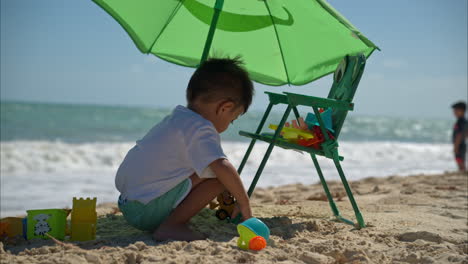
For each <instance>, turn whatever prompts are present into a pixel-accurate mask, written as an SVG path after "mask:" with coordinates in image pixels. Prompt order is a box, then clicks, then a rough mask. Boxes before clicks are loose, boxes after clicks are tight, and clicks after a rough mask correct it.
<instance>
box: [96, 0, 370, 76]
mask: <svg viewBox="0 0 468 264" xmlns="http://www.w3.org/2000/svg"><path fill="white" fill-rule="evenodd" d="M93 1H94V2H95V3H97V4H98V5H99V6H101V7H102V8H103V9H104V10H105V11H106V12H108V13H109V14H110V15H111V16H112V17H113V18H114V19H116V20H117V21H118V22H119V23H120V25H122V27H123V28H124V29H125V30H126V32H127V33H128V34H129V35H130V37H131V38H132V40H133V41H134V42H135V44H136V46H137V47H138V49H139V50H140V51H141V52H143V53H146V54H149V53H151V54H154V55H156V56H158V57H159V58H161V59H163V60H166V61H169V62H172V63H176V64H179V65H183V66H188V67H197V66H198V65H199V64H200V61H203V60H205V59H206V58H207V57H211V56H213V57H224V56H232V57H233V56H237V55H240V56H242V59H243V61H244V62H245V66H246V68H247V70H248V71H249V74H250V76H251V78H252V79H253V80H255V81H256V82H259V83H263V84H267V85H284V84H293V85H303V84H306V83H309V82H311V81H313V80H315V79H318V78H320V77H322V76H324V75H327V74H329V73H331V72H333V71H334V70H335V69H336V67H337V65H338V64H339V62H340V61H341V59H342V58H343V57H344V56H345V55H346V54H355V53H358V52H362V53H363V54H364V55H366V57H369V56H370V54H371V53H372V52H373V51H374V50H375V49H378V48H377V46H376V45H374V44H373V43H372V42H371V41H370V40H368V39H367V38H366V37H365V36H364V35H363V34H361V33H360V32H359V31H358V30H357V29H356V28H355V27H354V26H353V25H352V24H351V23H350V22H349V21H348V20H346V18H344V17H343V16H342V15H341V14H339V13H338V12H337V11H336V10H335V9H334V8H333V7H331V6H330V5H329V4H328V3H327V2H326V1H325V0H93Z"/></svg>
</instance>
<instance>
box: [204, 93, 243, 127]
mask: <svg viewBox="0 0 468 264" xmlns="http://www.w3.org/2000/svg"><path fill="white" fill-rule="evenodd" d="M243 113H244V107H243V106H238V105H236V104H234V103H233V102H230V101H227V102H224V103H221V104H220V105H219V107H218V109H217V112H216V119H215V120H211V121H212V122H213V125H214V126H215V127H216V130H217V131H218V133H222V132H224V131H226V129H227V128H228V127H229V124H231V123H232V122H233V121H234V120H236V119H237V118H238V117H239V116H240V115H241V114H243Z"/></svg>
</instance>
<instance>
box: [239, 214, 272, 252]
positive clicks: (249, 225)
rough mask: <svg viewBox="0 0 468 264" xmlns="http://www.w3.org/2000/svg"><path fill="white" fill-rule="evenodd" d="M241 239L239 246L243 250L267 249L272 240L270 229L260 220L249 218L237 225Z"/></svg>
mask: <svg viewBox="0 0 468 264" xmlns="http://www.w3.org/2000/svg"><path fill="white" fill-rule="evenodd" d="M237 232H238V233H239V239H238V240H237V246H238V247H239V248H241V249H252V250H261V249H263V248H265V247H266V243H267V242H268V239H269V238H270V229H269V228H268V227H267V226H266V225H265V223H263V222H262V221H260V220H259V219H258V218H254V217H253V218H249V219H247V220H245V221H244V222H242V223H240V224H238V225H237Z"/></svg>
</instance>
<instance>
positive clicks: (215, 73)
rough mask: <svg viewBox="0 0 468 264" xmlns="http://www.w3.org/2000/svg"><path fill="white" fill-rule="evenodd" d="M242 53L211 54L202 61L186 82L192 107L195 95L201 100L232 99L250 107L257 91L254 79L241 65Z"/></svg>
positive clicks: (245, 107)
mask: <svg viewBox="0 0 468 264" xmlns="http://www.w3.org/2000/svg"><path fill="white" fill-rule="evenodd" d="M242 65H243V63H242V61H241V60H240V58H239V57H235V58H233V59H230V58H224V59H217V58H212V59H208V60H206V61H205V62H203V63H202V64H201V65H200V67H198V69H197V70H196V71H195V72H194V73H193V75H192V77H191V78H190V81H189V83H188V86H187V95H186V96H187V103H188V106H189V107H190V106H191V105H192V103H193V102H194V101H195V100H196V99H201V100H202V102H213V101H215V100H222V99H225V100H230V101H232V102H234V103H235V104H236V106H237V105H242V106H243V107H244V113H245V112H247V109H249V106H250V104H251V103H252V97H253V95H254V88H253V83H252V81H251V80H250V78H249V74H248V73H247V71H246V70H245V69H244V68H243V67H242Z"/></svg>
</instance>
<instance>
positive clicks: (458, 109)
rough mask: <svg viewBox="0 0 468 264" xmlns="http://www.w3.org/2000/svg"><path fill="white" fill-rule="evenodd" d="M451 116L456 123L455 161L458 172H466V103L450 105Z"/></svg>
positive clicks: (467, 128)
mask: <svg viewBox="0 0 468 264" xmlns="http://www.w3.org/2000/svg"><path fill="white" fill-rule="evenodd" d="M452 108H453V114H454V115H455V118H457V121H456V122H455V125H454V126H453V135H452V142H453V152H454V154H455V160H456V162H457V165H458V169H459V170H460V171H463V172H465V171H466V143H465V138H466V137H468V124H467V122H466V118H465V111H466V103H465V102H457V103H455V104H453V105H452Z"/></svg>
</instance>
